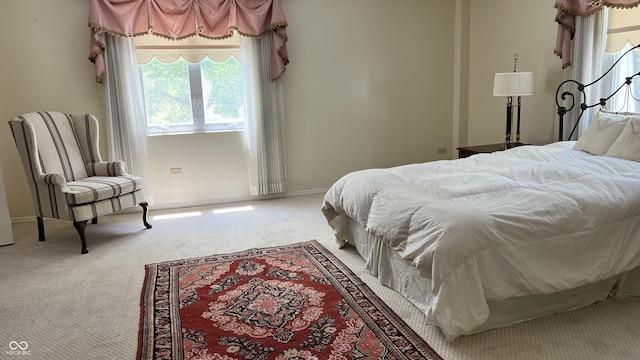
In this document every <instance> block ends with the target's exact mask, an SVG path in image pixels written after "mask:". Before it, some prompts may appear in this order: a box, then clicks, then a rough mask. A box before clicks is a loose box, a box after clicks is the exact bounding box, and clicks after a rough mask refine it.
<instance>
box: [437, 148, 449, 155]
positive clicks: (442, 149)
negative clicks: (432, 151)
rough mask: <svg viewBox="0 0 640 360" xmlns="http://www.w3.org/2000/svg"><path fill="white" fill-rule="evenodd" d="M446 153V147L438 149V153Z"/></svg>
mask: <svg viewBox="0 0 640 360" xmlns="http://www.w3.org/2000/svg"><path fill="white" fill-rule="evenodd" d="M446 153H447V148H440V149H438V154H440V155H442V154H446Z"/></svg>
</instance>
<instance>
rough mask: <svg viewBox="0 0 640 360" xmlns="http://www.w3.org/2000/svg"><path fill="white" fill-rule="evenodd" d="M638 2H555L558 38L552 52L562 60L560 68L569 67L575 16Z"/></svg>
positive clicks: (564, 0) (619, 0) (559, 0)
mask: <svg viewBox="0 0 640 360" xmlns="http://www.w3.org/2000/svg"><path fill="white" fill-rule="evenodd" d="M638 5H640V0H601V1H592V0H556V4H555V8H556V9H557V10H558V11H557V13H556V22H557V23H558V36H557V38H556V47H555V48H554V50H553V52H554V53H555V54H556V55H558V56H559V57H560V58H561V59H562V68H563V69H564V68H566V67H567V66H569V65H571V41H572V40H573V35H574V34H575V32H576V16H589V15H591V14H594V13H596V12H598V11H600V10H601V9H602V8H603V7H605V6H609V7H615V8H631V7H635V6H638Z"/></svg>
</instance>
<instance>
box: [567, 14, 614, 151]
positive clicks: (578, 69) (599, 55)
mask: <svg viewBox="0 0 640 360" xmlns="http://www.w3.org/2000/svg"><path fill="white" fill-rule="evenodd" d="M606 29H607V9H606V8H605V9H603V10H602V11H599V12H597V13H595V14H593V15H590V16H577V17H576V33H575V36H574V39H573V46H574V48H573V52H572V57H573V59H572V65H571V71H570V74H569V78H570V79H574V80H577V81H579V82H581V83H582V84H585V85H586V84H589V83H591V82H592V81H593V80H595V79H597V78H598V77H599V76H600V75H601V74H602V72H603V71H602V68H603V66H604V63H603V60H604V58H603V54H604V49H605V45H606ZM605 87H607V85H606V84H603V83H598V84H594V85H593V86H590V87H589V88H587V90H586V91H585V93H586V96H587V99H586V103H587V104H593V103H595V102H597V101H598V100H599V99H600V97H601V94H602V92H603V91H604V92H606V90H605ZM609 93H610V92H609ZM582 100H583V99H581V98H576V106H577V107H579V106H580V102H581V101H582ZM598 108H599V107H594V108H590V109H587V110H586V111H585V112H584V114H583V115H582V118H581V119H580V123H579V125H578V128H577V129H576V131H575V133H574V136H573V140H575V139H577V138H579V137H580V135H582V133H584V131H585V130H586V129H587V127H588V126H589V122H590V121H591V118H592V117H593V115H594V114H595V113H596V112H597V111H598ZM579 113H580V111H575V110H574V111H571V112H570V113H568V120H569V124H570V126H569V129H567V130H568V131H571V130H570V129H573V127H574V125H575V123H576V121H577V120H578V115H579ZM568 135H569V134H568V133H567V134H566V135H565V136H568Z"/></svg>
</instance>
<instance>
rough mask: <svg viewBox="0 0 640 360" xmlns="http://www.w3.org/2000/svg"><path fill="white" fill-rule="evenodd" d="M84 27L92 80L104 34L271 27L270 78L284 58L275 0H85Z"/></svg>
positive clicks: (282, 24) (248, 31)
mask: <svg viewBox="0 0 640 360" xmlns="http://www.w3.org/2000/svg"><path fill="white" fill-rule="evenodd" d="M90 1H91V3H90V7H89V27H90V28H91V49H90V51H91V53H90V56H89V59H90V60H91V61H92V62H94V63H95V66H96V81H98V82H102V80H103V78H104V72H105V63H104V56H103V55H104V51H105V43H106V41H105V34H110V35H113V36H136V35H140V34H147V33H153V34H155V35H159V36H163V37H166V38H170V39H176V40H178V39H182V38H186V37H190V36H202V37H205V38H211V39H221V38H225V37H229V36H231V35H232V34H233V32H234V31H237V32H238V33H240V34H241V35H244V36H254V37H257V36H260V35H262V34H264V33H265V32H268V31H271V32H272V33H273V36H272V39H273V40H272V44H271V78H272V79H273V80H276V79H278V78H280V76H281V75H282V74H283V73H284V70H285V66H286V65H287V63H289V57H288V54H287V47H286V42H287V31H286V29H287V21H286V19H285V17H284V12H283V11H282V7H281V6H280V2H279V0H90Z"/></svg>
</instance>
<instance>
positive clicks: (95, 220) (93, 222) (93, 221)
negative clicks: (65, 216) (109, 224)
mask: <svg viewBox="0 0 640 360" xmlns="http://www.w3.org/2000/svg"><path fill="white" fill-rule="evenodd" d="M91 223H92V224H94V225H95V224H97V223H98V218H97V217H94V218H93V219H91Z"/></svg>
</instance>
